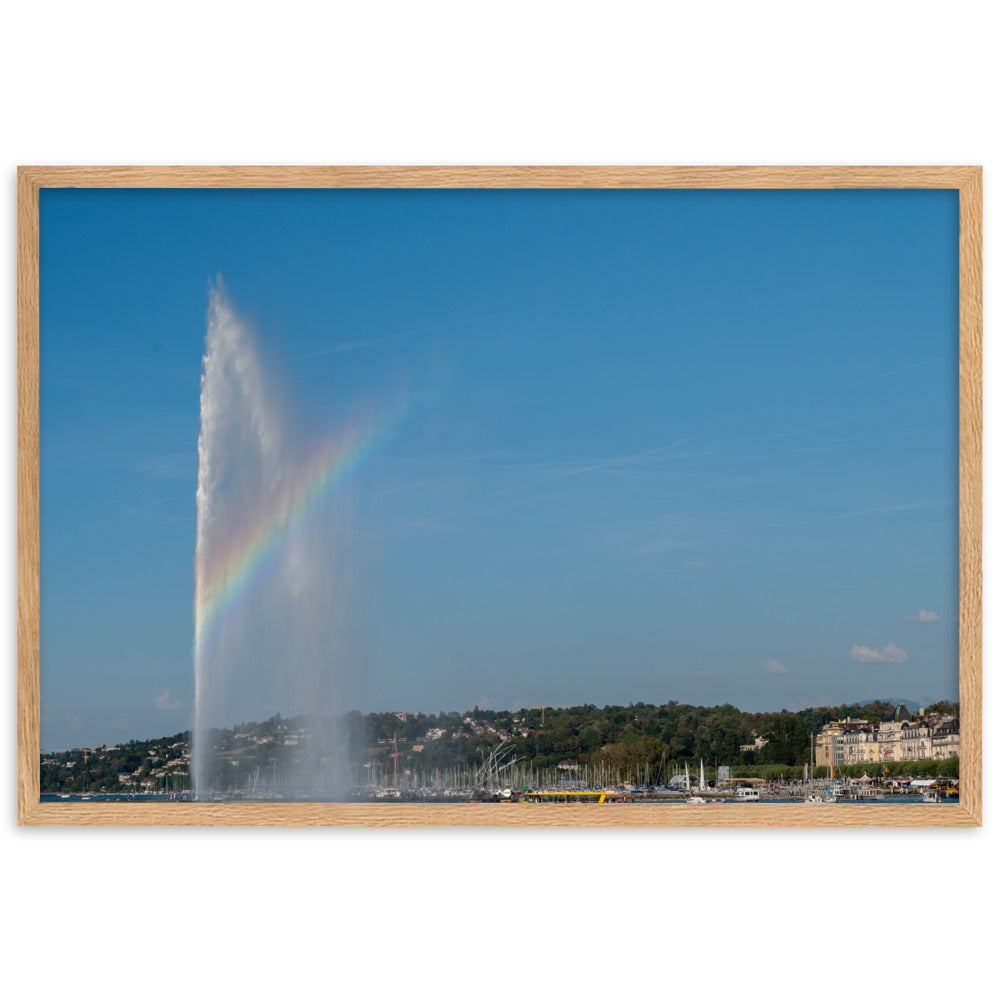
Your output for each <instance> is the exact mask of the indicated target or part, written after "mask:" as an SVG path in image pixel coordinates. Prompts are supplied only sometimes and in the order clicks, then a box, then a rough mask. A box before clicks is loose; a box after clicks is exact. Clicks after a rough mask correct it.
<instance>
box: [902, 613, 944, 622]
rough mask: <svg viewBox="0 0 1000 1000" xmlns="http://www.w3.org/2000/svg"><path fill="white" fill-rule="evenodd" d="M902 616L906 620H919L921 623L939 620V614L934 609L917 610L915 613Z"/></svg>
mask: <svg viewBox="0 0 1000 1000" xmlns="http://www.w3.org/2000/svg"><path fill="white" fill-rule="evenodd" d="M903 617H904V618H905V619H906V620H907V621H908V622H920V623H921V624H922V625H929V624H930V623H931V622H939V621H941V616H940V615H939V614H938V613H937V612H936V611H918V612H917V613H916V614H915V615H904V616H903Z"/></svg>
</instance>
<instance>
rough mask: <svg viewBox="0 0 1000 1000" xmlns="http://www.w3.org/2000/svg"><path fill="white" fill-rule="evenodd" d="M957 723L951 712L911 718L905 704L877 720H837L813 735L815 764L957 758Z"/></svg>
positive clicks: (958, 741)
mask: <svg viewBox="0 0 1000 1000" xmlns="http://www.w3.org/2000/svg"><path fill="white" fill-rule="evenodd" d="M959 743H960V738H959V723H958V719H956V718H955V717H954V716H952V715H945V716H937V715H930V716H923V715H921V716H918V717H916V718H915V717H914V716H913V715H912V713H911V712H910V711H909V710H908V709H907V708H906V706H905V705H900V706H899V707H898V708H897V709H896V711H895V712H894V713H893V714H892V715H891V716H888V717H886V718H883V719H882V720H881V721H880V722H874V723H872V722H868V721H866V720H864V719H852V718H850V717H849V716H848V718H846V719H838V720H837V721H836V722H828V723H827V724H826V725H825V726H824V727H823V728H822V729H821V730H820V731H819V732H818V733H817V734H816V744H815V745H816V764H817V765H818V766H825V767H829V766H831V765H832V766H833V767H841V766H846V765H848V764H874V763H879V762H882V763H891V762H894V761H911V760H944V759H946V758H948V757H957V756H958V752H959Z"/></svg>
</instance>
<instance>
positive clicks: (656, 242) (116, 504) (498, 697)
mask: <svg viewBox="0 0 1000 1000" xmlns="http://www.w3.org/2000/svg"><path fill="white" fill-rule="evenodd" d="M40 206H41V227H42V228H41V275H42V280H41V297H42V298H41V441H42V444H41V474H42V480H41V485H42V496H41V518H42V520H41V524H42V549H41V554H42V576H41V586H42V616H41V617H42V650H41V683H42V697H43V705H42V746H43V748H46V749H50V748H56V747H59V746H68V745H71V744H72V743H74V742H76V743H83V744H94V743H97V742H116V741H118V740H120V739H128V738H130V737H135V738H141V737H145V736H153V735H161V734H162V733H165V732H176V731H179V730H182V729H186V728H188V727H189V726H190V719H191V710H192V701H193V695H194V692H193V675H192V663H191V651H192V645H193V632H194V625H193V613H192V607H193V571H192V565H193V554H194V538H195V531H194V526H195V506H194V492H195V484H196V481H197V451H196V443H197V437H198V387H199V377H200V372H201V355H202V352H203V350H204V338H205V315H206V311H207V308H208V291H209V288H210V287H214V286H215V283H216V281H217V275H219V274H220V273H221V275H222V276H223V280H224V283H225V286H226V288H228V290H229V295H230V297H231V300H232V303H233V306H234V308H235V309H236V310H237V311H238V312H239V313H240V314H241V315H242V316H243V317H245V318H247V319H248V322H250V323H251V324H252V325H253V327H254V328H255V329H256V331H257V337H258V341H259V343H260V345H261V350H262V352H263V356H264V357H265V358H267V359H269V370H270V371H271V372H273V373H280V374H279V381H280V383H281V384H282V386H283V387H284V392H285V393H286V394H287V395H288V396H289V397H290V398H291V399H293V400H294V404H295V405H294V409H295V412H296V415H297V417H298V418H299V419H300V420H301V421H302V422H303V423H304V424H305V425H306V426H308V427H309V428H311V429H313V430H314V431H315V432H316V433H319V434H323V433H328V432H329V433H337V432H338V431H340V430H341V429H342V428H344V427H345V426H347V425H349V424H350V422H351V421H352V419H354V418H355V416H356V414H357V413H359V412H365V413H368V412H374V413H375V414H377V415H378V416H379V427H380V428H381V433H380V434H379V435H378V438H379V439H378V442H377V446H373V447H372V448H371V449H370V450H369V451H367V452H366V454H365V455H364V456H363V460H362V461H359V463H358V464H357V467H356V468H354V469H353V470H352V473H351V476H350V479H349V482H346V483H345V484H343V488H342V489H340V490H339V491H338V492H337V493H336V495H334V496H332V497H331V498H330V503H331V504H333V505H336V506H338V507H342V508H343V509H344V510H345V511H347V512H348V513H349V514H350V525H351V527H350V543H351V544H350V546H349V550H350V551H349V553H348V554H347V556H346V557H345V566H346V568H347V570H348V571H349V572H348V573H347V574H346V577H345V586H346V587H347V589H348V590H349V591H350V593H351V602H352V614H351V616H350V624H351V627H350V631H351V635H350V637H349V639H350V641H349V643H348V644H347V647H346V648H347V649H348V652H347V653H345V654H344V657H345V663H344V664H343V668H344V671H345V675H346V677H347V682H346V684H345V688H346V697H347V699H348V701H347V703H346V704H345V706H344V707H356V708H358V709H360V710H362V711H369V710H392V709H400V710H404V709H405V710H412V711H425V712H432V711H433V712H436V711H440V710H452V709H460V710H464V709H467V708H471V707H472V705H474V704H478V705H480V707H497V708H516V707H519V706H522V705H532V704H555V705H562V704H587V703H589V704H626V703H628V702H629V701H636V702H638V701H643V702H648V703H654V704H661V703H666V702H667V701H670V700H676V701H681V702H688V703H692V704H704V705H711V704H721V703H724V702H729V703H732V704H735V705H737V706H739V707H740V708H741V709H744V710H747V711H764V710H769V709H780V708H789V709H795V708H801V707H805V706H806V705H807V704H831V703H832V704H840V703H844V702H847V703H851V702H855V701H861V700H868V699H870V698H882V697H886V696H893V697H896V698H909V699H912V700H916V701H920V700H926V701H928V702H929V701H934V700H937V699H938V698H945V697H955V696H957V683H958V667H957V625H956V623H955V617H956V616H957V611H958V609H957V596H958V585H957V232H958V219H957V196H955V195H954V193H952V192H946V191H822V192H810V191H795V192H790V191H770V192H763V191H756V192H754V191H744V192H726V191H721V192H683V191H616V192H607V191H605V192H599V191H585V192H579V191H573V192H540V191H493V192H488V191H487V192H476V191H440V192H430V191H398V192H359V191H339V192H312V191H310V192H306V191H296V192H293V191H282V192H263V191H195V192H181V191H61V190H45V191H43V192H42V193H41V201H40ZM259 707H260V714H259V716H258V717H260V718H263V717H265V716H266V715H267V714H270V713H271V712H272V711H282V712H288V711H295V710H296V709H297V708H299V707H301V706H294V705H286V706H282V705H275V704H262V705H260V706H259ZM220 721H229V722H234V721H239V720H237V719H229V720H220Z"/></svg>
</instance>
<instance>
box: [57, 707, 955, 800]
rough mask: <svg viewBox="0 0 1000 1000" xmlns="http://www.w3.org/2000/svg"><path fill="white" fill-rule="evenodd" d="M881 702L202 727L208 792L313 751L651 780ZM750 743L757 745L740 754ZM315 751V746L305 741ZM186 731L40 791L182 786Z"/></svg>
mask: <svg viewBox="0 0 1000 1000" xmlns="http://www.w3.org/2000/svg"><path fill="white" fill-rule="evenodd" d="M894 708H895V706H894V705H893V704H892V703H890V702H881V701H874V702H869V703H868V704H866V705H858V704H854V705H838V706H830V707H825V708H809V709H805V710H803V711H800V712H788V711H781V712H758V713H751V712H741V711H740V710H739V709H738V708H736V707H735V706H733V705H729V704H725V705H717V706H713V707H705V706H698V705H682V704H679V703H678V702H676V701H671V702H668V703H667V704H666V705H649V704H645V703H638V704H631V705H627V706H621V705H606V706H604V707H603V708H599V707H597V706H596V705H574V706H569V707H563V708H556V707H548V706H546V708H544V709H541V708H531V709H520V710H515V711H494V710H491V709H480V708H478V707H476V708H474V709H473V710H472V711H471V712H467V713H464V714H462V713H458V712H448V713H440V714H436V715H435V714H424V713H408V712H399V713H396V712H378V713H371V714H368V715H362V714H361V713H359V712H349V713H347V714H346V715H344V716H342V717H340V718H338V719H334V720H319V719H307V718H305V717H296V718H284V719H283V718H282V716H281V715H276V716H273V717H272V718H270V719H267V720H265V721H263V722H244V723H240V724H239V725H238V726H234V727H232V728H231V729H218V730H213V731H212V733H211V734H210V736H209V739H210V741H211V743H212V746H213V747H214V750H215V753H214V754H213V760H214V762H215V771H214V773H213V774H212V775H211V776H210V777H211V780H212V782H213V787H241V786H244V785H246V784H248V783H249V782H250V781H251V779H252V778H253V776H254V775H257V776H259V775H261V774H265V775H266V773H267V771H268V770H269V769H270V770H272V771H277V772H279V773H280V772H282V771H284V772H286V773H293V772H294V768H295V766H296V765H297V764H298V763H299V762H300V761H301V760H303V759H306V758H307V757H308V756H309V755H310V754H313V755H314V756H315V754H316V753H317V752H319V753H322V754H325V755H329V756H330V757H331V758H332V757H334V756H336V757H337V758H338V759H341V760H344V759H346V761H347V767H348V772H349V776H350V780H351V781H352V782H353V783H355V784H364V783H371V781H372V779H373V778H374V777H376V776H377V777H381V778H383V779H387V778H388V777H389V776H390V775H391V776H395V775H397V774H400V775H406V776H408V777H409V778H410V779H411V780H423V779H426V778H428V777H429V776H432V775H434V774H442V773H445V772H453V771H458V770H465V771H466V772H474V771H475V769H476V768H477V767H478V766H480V765H481V764H482V762H483V760H484V758H485V757H487V756H488V754H489V753H490V752H491V750H493V749H495V748H496V747H498V746H500V745H501V744H504V743H506V744H508V745H509V746H510V747H511V748H512V756H514V757H516V758H518V759H520V760H521V761H522V762H523V764H524V765H525V766H530V767H533V768H535V769H537V770H542V769H547V768H557V767H559V765H560V764H562V765H563V766H564V767H567V768H572V766H573V765H577V766H578V767H583V766H587V765H589V767H590V769H591V771H594V770H596V769H597V768H599V767H601V766H602V765H604V766H605V767H606V769H607V770H608V771H616V772H619V773H625V772H627V771H631V772H634V773H636V774H638V773H640V772H641V771H643V769H645V768H648V769H650V771H651V773H653V774H657V773H659V774H660V775H661V776H662V773H663V768H664V765H665V764H668V763H669V764H670V765H677V764H683V763H684V762H685V761H687V762H689V763H690V764H694V763H695V762H697V761H699V760H704V762H705V764H706V766H708V767H711V768H713V769H714V767H715V766H716V765H719V764H729V765H733V766H737V767H739V766H748V765H755V766H767V765H782V766H788V767H789V768H792V767H796V766H798V767H801V765H803V764H805V763H806V762H807V761H808V760H809V754H810V739H811V737H812V736H813V735H814V734H816V733H817V732H819V730H820V729H822V727H823V726H824V725H825V724H826V723H827V722H831V721H833V720H835V719H842V718H844V717H846V716H848V715H850V716H852V717H854V718H862V719H868V720H870V721H872V722H875V721H879V720H880V719H882V718H884V717H885V716H887V715H888V714H890V713H892V711H893V710H894ZM928 711H931V712H941V713H946V714H952V715H957V714H958V705H957V704H954V703H952V702H946V701H943V702H939V703H937V704H936V705H932V706H930V707H929V709H928ZM755 744H756V745H757V748H756V749H741V748H745V747H751V746H754V745H755ZM317 747H318V748H320V749H319V750H318V751H317V749H316V748H317ZM189 762H190V733H177V734H176V735H174V736H170V737H162V738H160V739H155V740H146V741H136V740H132V741H130V742H128V743H124V744H121V745H119V746H115V747H103V746H102V747H98V748H95V749H82V748H79V749H74V750H68V751H65V752H61V753H47V754H43V756H42V768H41V777H42V781H41V789H42V792H60V793H67V792H69V793H81V792H102V791H103V792H106V793H109V794H113V793H128V792H157V791H179V790H183V789H186V788H188V787H190V778H189Z"/></svg>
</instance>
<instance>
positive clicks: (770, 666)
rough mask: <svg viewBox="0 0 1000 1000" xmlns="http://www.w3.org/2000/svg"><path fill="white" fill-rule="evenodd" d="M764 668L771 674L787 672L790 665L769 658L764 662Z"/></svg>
mask: <svg viewBox="0 0 1000 1000" xmlns="http://www.w3.org/2000/svg"><path fill="white" fill-rule="evenodd" d="M764 669H765V670H766V671H767V672H768V673H770V674H787V673H788V667H786V666H785V665H784V663H779V662H778V661H777V660H768V661H767V663H765V664H764Z"/></svg>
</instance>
